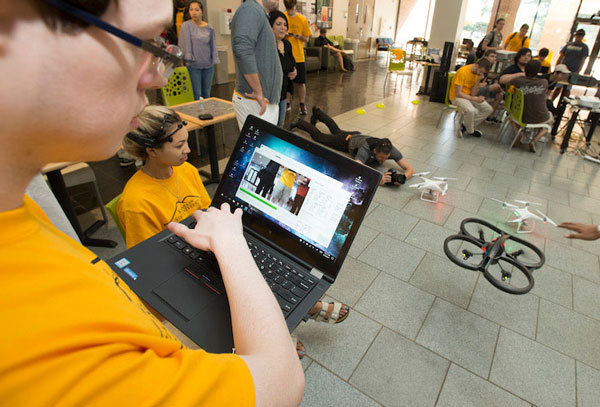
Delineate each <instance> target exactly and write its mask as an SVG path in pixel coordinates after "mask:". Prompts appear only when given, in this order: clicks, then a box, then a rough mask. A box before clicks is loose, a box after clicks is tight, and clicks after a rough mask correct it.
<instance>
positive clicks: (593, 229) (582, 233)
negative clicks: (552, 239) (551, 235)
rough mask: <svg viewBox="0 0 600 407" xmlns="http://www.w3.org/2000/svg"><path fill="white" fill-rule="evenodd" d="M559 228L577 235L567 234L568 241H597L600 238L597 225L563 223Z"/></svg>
mask: <svg viewBox="0 0 600 407" xmlns="http://www.w3.org/2000/svg"><path fill="white" fill-rule="evenodd" d="M558 227H559V228H564V229H569V230H572V231H573V232H577V233H569V234H566V235H565V237H566V238H567V239H581V240H596V239H598V238H600V233H598V227H597V226H596V225H586V224H585V223H572V222H563V223H561V224H560V225H558Z"/></svg>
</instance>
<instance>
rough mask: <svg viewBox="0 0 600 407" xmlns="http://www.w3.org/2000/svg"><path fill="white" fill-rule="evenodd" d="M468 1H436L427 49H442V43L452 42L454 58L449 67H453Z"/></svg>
mask: <svg viewBox="0 0 600 407" xmlns="http://www.w3.org/2000/svg"><path fill="white" fill-rule="evenodd" d="M467 3H468V0H443V1H436V3H435V9H434V11H433V20H432V23H431V35H430V36H429V48H440V49H442V50H443V49H444V42H446V41H450V42H454V56H453V58H452V64H451V66H454V65H455V61H456V55H457V53H458V46H457V45H458V44H459V41H460V37H461V34H462V29H463V25H464V21H465V15H466V12H467Z"/></svg>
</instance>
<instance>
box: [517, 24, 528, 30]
mask: <svg viewBox="0 0 600 407" xmlns="http://www.w3.org/2000/svg"><path fill="white" fill-rule="evenodd" d="M523 28H527V29H528V30H529V25H527V24H523V25H522V26H521V28H519V30H522V29H523Z"/></svg>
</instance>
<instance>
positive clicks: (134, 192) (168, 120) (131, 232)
mask: <svg viewBox="0 0 600 407" xmlns="http://www.w3.org/2000/svg"><path fill="white" fill-rule="evenodd" d="M186 124H187V123H186V122H184V121H183V120H181V117H179V115H178V114H177V113H176V112H175V111H173V110H172V109H169V108H167V107H165V106H147V107H146V108H145V109H144V111H143V112H142V114H140V116H139V127H138V128H137V130H135V131H133V132H130V133H127V135H126V136H125V138H124V140H123V147H124V149H125V150H126V151H127V152H128V153H129V154H131V155H133V156H134V157H136V158H139V159H141V160H143V161H144V166H143V167H142V168H141V169H139V170H138V171H137V172H136V173H135V174H134V175H133V176H132V177H131V179H130V180H129V181H128V182H127V185H125V189H124V190H123V195H122V196H121V199H120V200H119V204H118V205H117V215H118V217H119V221H120V222H121V225H122V226H123V229H124V230H125V242H126V244H127V247H128V248H129V247H131V246H134V245H136V244H138V243H139V242H141V241H143V240H145V239H147V238H149V237H151V236H153V235H155V234H157V233H158V232H160V231H162V230H163V229H165V228H166V227H167V224H168V223H169V222H179V221H181V220H183V219H185V218H187V217H188V216H190V215H191V214H192V213H194V211H195V210H198V209H205V208H208V206H209V205H210V197H209V196H208V193H207V192H206V189H205V188H204V184H202V180H201V179H200V175H199V174H198V170H197V169H196V168H195V167H194V166H193V165H191V164H190V163H188V162H186V159H187V157H188V154H189V152H190V148H189V146H188V132H187V130H186V128H185V125H186Z"/></svg>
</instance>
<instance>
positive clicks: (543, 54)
mask: <svg viewBox="0 0 600 407" xmlns="http://www.w3.org/2000/svg"><path fill="white" fill-rule="evenodd" d="M549 53H550V50H549V49H548V48H542V49H541V50H539V52H538V57H542V58H544V59H546V57H547V56H548V54H549Z"/></svg>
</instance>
